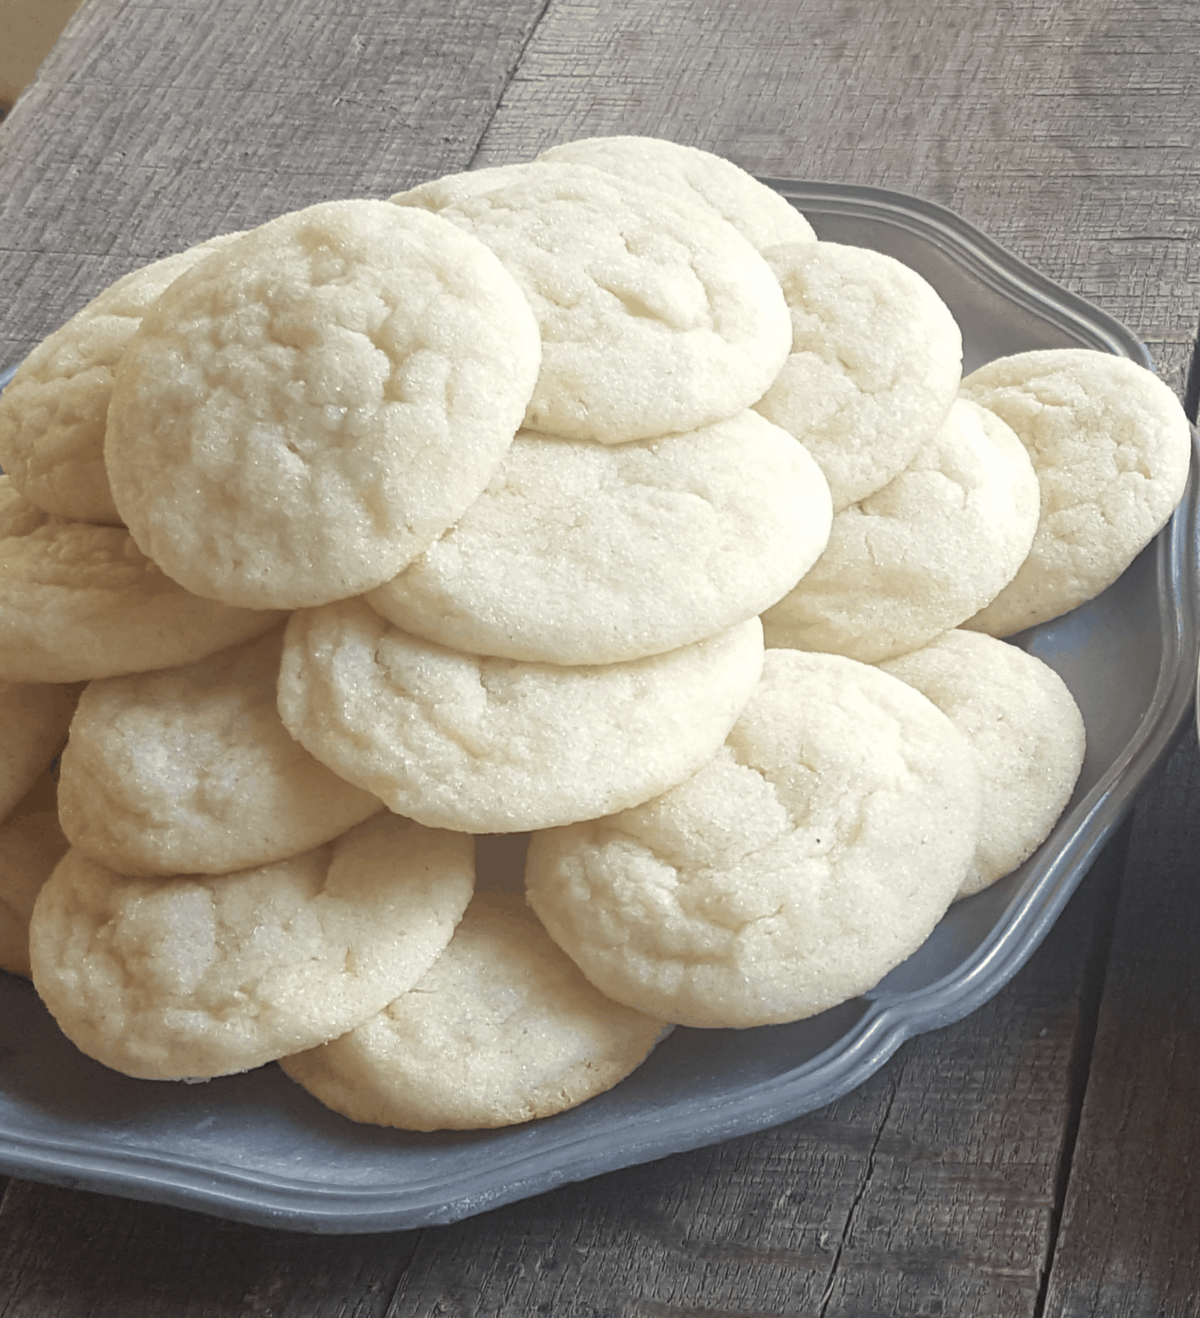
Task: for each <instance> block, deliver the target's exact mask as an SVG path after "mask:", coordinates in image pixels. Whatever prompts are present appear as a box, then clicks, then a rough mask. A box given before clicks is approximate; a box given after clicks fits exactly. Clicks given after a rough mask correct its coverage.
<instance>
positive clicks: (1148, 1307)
mask: <svg viewBox="0 0 1200 1318" xmlns="http://www.w3.org/2000/svg"><path fill="white" fill-rule="evenodd" d="M1196 16H1197V15H1196V8H1195V5H1194V4H1193V3H1192V0H1173V2H1171V3H1160V4H1151V5H1142V6H1130V5H1128V4H1123V3H1118V2H1117V0H1089V2H1088V3H1084V2H1083V0H1011V2H1008V3H996V4H992V5H980V4H978V3H975V2H974V0H907V2H906V3H904V4H895V3H890V2H889V0H820V2H818V0H753V2H750V3H739V2H737V0H663V2H662V3H655V4H649V3H645V2H644V0H437V2H436V3H435V2H434V0H358V2H357V3H356V4H354V5H343V4H336V5H331V4H329V3H327V0H255V2H254V3H252V4H247V3H244V0H172V3H171V4H169V5H161V4H152V3H148V2H147V0H85V3H84V5H83V7H82V8H81V10H80V11H79V13H78V14H77V15H76V17H75V18H74V20H73V21H72V23H71V24H70V26H69V27H68V29H67V31H66V33H65V34H64V37H63V38H62V40H61V41H60V42H59V44H58V46H57V47H56V48H55V50H54V51H53V52H52V54H51V56H50V57H49V58H48V60H47V61H46V63H45V64H44V65H43V66H42V69H41V70H40V72H39V76H38V78H37V79H36V81H35V82H34V84H33V85H32V86H31V87H30V89H29V90H28V91H27V93H26V94H25V95H24V96H23V97H22V98H21V100H20V101H19V102H18V104H17V106H16V107H15V109H14V110H13V112H12V113H11V114H10V116H9V117H8V119H7V120H6V121H5V122H4V123H3V124H2V125H0V250H2V251H3V272H4V293H5V296H4V297H3V299H0V361H7V362H11V361H15V360H18V359H19V358H20V357H21V356H22V355H23V353H25V352H26V351H27V350H28V349H29V348H30V347H31V346H32V345H33V344H34V343H35V342H36V341H37V340H38V339H39V338H40V337H41V336H42V335H44V334H45V333H47V332H48V331H50V330H51V329H53V328H54V327H55V326H57V325H58V324H59V323H61V322H62V321H63V320H64V319H66V317H67V316H69V315H70V314H71V313H72V312H73V311H75V310H76V309H77V308H78V307H79V306H81V305H82V304H83V303H84V302H85V301H86V300H87V299H88V298H89V297H91V296H92V295H94V294H95V293H96V292H98V291H99V290H100V289H101V288H102V287H104V285H105V284H107V283H108V282H110V281H111V280H112V279H114V278H116V277H117V276H118V275H120V274H122V273H124V272H125V271H127V270H129V269H131V268H133V267H134V266H135V265H138V264H140V263H143V262H145V261H148V260H151V259H154V258H155V257H158V256H161V255H164V254H166V253H167V252H170V251H174V250H177V249H179V248H181V247H183V246H186V245H187V244H189V243H191V242H194V241H197V240H199V239H202V238H204V237H207V236H209V235H211V234H213V233H218V232H229V231H233V230H236V229H240V228H244V227H246V226H248V225H252V224H255V223H257V222H259V221H261V220H264V219H266V218H269V217H270V216H272V215H275V214H278V213H279V212H281V211H283V210H287V209H290V208H293V207H297V206H301V205H305V204H308V203H310V202H315V201H319V200H323V199H326V198H331V197H339V196H386V195H388V194H389V193H391V192H393V191H396V190H398V189H400V188H402V187H405V186H408V185H410V184H412V183H415V182H417V181H419V180H421V179H423V178H428V177H432V176H434V175H437V174H441V173H446V172H450V171H453V170H458V169H463V168H466V167H468V166H470V165H472V164H475V165H478V164H491V163H498V162H503V161H510V160H517V159H522V158H525V157H527V156H529V155H531V154H533V153H534V152H535V151H537V150H539V149H541V148H543V147H545V146H547V145H549V144H550V143H552V142H556V141H563V140H567V139H570V138H573V137H579V136H587V135H593V134H600V133H618V132H635V133H650V134H656V135H660V136H665V137H670V138H673V139H675V140H678V141H681V142H686V143H690V144H694V145H698V146H702V147H706V148H708V149H710V150H714V151H717V152H720V153H722V154H725V155H727V156H729V157H730V158H732V159H733V160H735V161H737V163H739V164H741V165H743V166H745V167H746V168H747V169H749V170H751V171H753V172H755V173H758V174H760V175H769V176H777V177H801V178H820V179H831V180H839V181H846V182H855V183H868V184H876V185H881V186H885V187H890V188H895V189H898V190H901V191H906V192H911V193H915V194H918V195H920V196H922V197H925V198H927V199H929V200H932V201H935V202H939V203H941V204H943V205H945V206H949V207H951V208H953V209H954V210H956V211H958V212H959V213H960V214H962V215H963V216H965V217H966V218H967V219H968V220H970V221H971V222H972V223H974V224H976V225H977V226H979V227H980V228H981V229H983V230H984V231H985V232H986V233H988V234H989V235H990V236H991V237H993V238H995V239H997V240H998V241H1000V242H1002V243H1004V244H1005V245H1006V246H1008V247H1009V248H1011V249H1012V250H1013V251H1015V252H1016V253H1017V254H1018V255H1019V256H1021V257H1022V258H1024V259H1025V260H1026V261H1028V262H1029V263H1030V264H1031V265H1033V266H1035V267H1036V268H1038V269H1039V270H1041V271H1043V272H1044V273H1046V274H1048V275H1049V276H1050V277H1052V278H1053V279H1055V280H1057V281H1059V282H1060V283H1062V284H1064V285H1065V286H1066V287H1068V288H1070V289H1073V290H1074V291H1076V292H1078V293H1081V294H1082V295H1084V296H1086V297H1088V298H1090V299H1091V300H1093V301H1094V302H1096V303H1098V304H1099V305H1100V306H1102V307H1103V308H1104V309H1105V310H1107V311H1109V312H1111V313H1112V314H1114V315H1116V316H1117V317H1119V318H1120V319H1122V320H1123V321H1125V322H1126V323H1127V324H1128V325H1129V326H1130V327H1131V328H1132V329H1133V330H1134V331H1135V332H1136V333H1138V334H1139V335H1141V336H1142V337H1143V338H1144V339H1145V340H1146V341H1147V342H1148V343H1149V344H1150V346H1151V348H1152V351H1153V352H1154V354H1155V356H1156V358H1157V359H1158V362H1159V368H1160V372H1161V374H1162V375H1163V376H1164V378H1165V379H1166V380H1167V381H1168V382H1169V383H1170V384H1171V385H1172V387H1174V388H1175V389H1176V390H1177V392H1178V393H1179V394H1180V396H1181V397H1182V396H1184V395H1185V394H1186V392H1187V390H1188V378H1189V377H1188V371H1189V364H1190V363H1191V361H1192V358H1193V355H1194V348H1195V339H1196V329H1197V318H1198V314H1200V24H1197V22H1196ZM1192 378H1193V384H1194V381H1195V378H1196V377H1194V376H1193V377H1192ZM1193 391H1194V388H1193ZM1198 803H1200V757H1198V755H1197V750H1196V743H1195V738H1194V735H1192V734H1190V733H1189V734H1188V735H1187V736H1186V737H1185V738H1184V740H1183V741H1182V742H1181V743H1180V745H1179V748H1178V749H1177V751H1176V752H1175V754H1174V756H1173V757H1172V758H1171V759H1170V760H1169V762H1168V763H1167V764H1166V765H1164V766H1163V768H1162V769H1161V770H1160V771H1159V772H1158V773H1157V774H1156V776H1155V777H1154V779H1153V781H1152V782H1151V784H1150V786H1149V788H1148V790H1147V792H1146V794H1145V796H1144V798H1143V800H1142V801H1141V802H1140V804H1139V806H1138V808H1137V810H1136V812H1135V815H1134V817H1133V819H1132V821H1131V822H1130V824H1129V825H1127V826H1126V827H1125V828H1124V829H1123V830H1122V831H1121V832H1120V833H1119V834H1118V836H1117V837H1116V839H1115V840H1114V841H1113V843H1111V844H1110V846H1109V847H1108V849H1107V850H1106V852H1105V854H1104V855H1103V857H1102V858H1101V860H1100V861H1099V862H1098V863H1097V865H1096V866H1095V867H1094V869H1093V871H1092V873H1091V874H1090V875H1089V876H1088V878H1087V880H1086V881H1085V883H1084V884H1083V886H1082V887H1081V889H1080V891H1079V892H1078V893H1077V894H1076V896H1075V897H1074V898H1073V899H1072V901H1071V903H1070V904H1069V906H1068V908H1067V910H1066V912H1065V914H1064V916H1063V917H1062V918H1061V919H1060V921H1059V922H1058V924H1057V925H1056V927H1055V928H1054V930H1053V931H1052V932H1051V934H1050V936H1049V937H1048V939H1047V941H1046V942H1045V943H1044V944H1043V946H1042V947H1041V949H1040V950H1039V951H1038V952H1037V953H1036V954H1035V956H1034V958H1033V959H1032V960H1031V962H1030V963H1029V965H1028V966H1026V967H1025V969H1024V970H1023V971H1021V973H1020V974H1019V975H1018V976H1017V977H1016V978H1015V979H1014V980H1013V982H1012V983H1011V984H1009V985H1008V986H1007V987H1006V988H1005V989H1004V990H1002V991H1001V993H1000V994H999V995H998V996H997V997H996V998H994V999H993V1000H992V1001H991V1002H990V1003H988V1004H987V1005H986V1006H985V1007H984V1008H982V1009H981V1010H980V1011H978V1012H976V1013H975V1014H974V1015H973V1016H971V1017H969V1018H967V1019H966V1020H964V1021H961V1022H959V1023H958V1024H956V1025H954V1026H950V1027H948V1028H946V1029H943V1030H940V1031H937V1032H936V1033H933V1034H929V1035H924V1036H922V1037H920V1038H918V1039H916V1040H913V1041H911V1042H909V1043H908V1044H906V1045H904V1046H903V1047H902V1048H901V1049H900V1051H899V1052H898V1053H897V1054H896V1056H895V1057H894V1058H892V1060H891V1061H890V1062H889V1063H888V1064H886V1065H885V1066H884V1067H883V1068H882V1070H880V1071H879V1072H878V1073H877V1074H876V1075H875V1076H874V1077H873V1078H872V1079H871V1080H870V1081H869V1082H868V1083H867V1084H865V1085H864V1086H863V1087H862V1088H860V1089H859V1090H857V1091H855V1092H854V1093H852V1094H850V1095H848V1096H847V1097H845V1098H844V1099H842V1100H840V1101H839V1102H837V1103H834V1104H833V1105H831V1106H830V1107H828V1108H826V1109H825V1110H823V1111H820V1112H816V1113H812V1114H810V1115H808V1116H805V1117H802V1118H800V1119H798V1120H796V1121H793V1122H790V1123H788V1124H786V1125H784V1126H781V1127H779V1128H777V1129H774V1130H769V1131H764V1132H762V1133H760V1134H757V1135H753V1136H748V1137H745V1138H742V1139H738V1140H735V1141H732V1142H730V1143H727V1144H723V1145H720V1146H716V1147H713V1148H709V1149H703V1150H699V1151H697V1152H694V1153H688V1154H681V1155H677V1156H675V1157H671V1158H668V1159H665V1160H662V1161H660V1162H656V1163H653V1164H649V1165H647V1166H644V1167H638V1168H633V1169H629V1170H627V1171H622V1172H617V1173H613V1174H611V1175H608V1176H604V1177H600V1178H598V1179H596V1180H593V1181H590V1182H587V1183H585V1184H582V1185H578V1186H570V1187H565V1188H562V1189H559V1190H556V1191H553V1192H552V1193H550V1194H547V1195H543V1196H541V1197H539V1198H536V1199H532V1200H529V1201H526V1202H522V1203H518V1204H515V1205H512V1206H510V1207H506V1208H503V1209H498V1210H495V1211H493V1212H491V1213H487V1214H484V1215H482V1216H479V1217H476V1218H472V1219H468V1220H467V1221H465V1222H461V1223H457V1224H454V1225H452V1226H446V1227H436V1228H428V1229H424V1230H419V1231H410V1232H398V1233H392V1234H387V1235H374V1236H362V1237H305V1236H296V1235H292V1234H288V1233H284V1232H277V1231H272V1230H268V1229H264V1228H257V1227H247V1226H240V1225H235V1224H231V1223H227V1222H223V1221H219V1220H217V1219H215V1218H208V1217H205V1216H202V1215H199V1214H193V1213H188V1212H185V1211H181V1210H174V1209H164V1208H161V1207H155V1206H151V1205H145V1204H139V1203H134V1202H127V1201H124V1200H118V1199H113V1198H109V1197H106V1196H101V1195H94V1194H90V1193H85V1192H80V1191H71V1190H64V1189H58V1188H52V1187H48V1186H42V1185H37V1184H33V1183H30V1182H24V1181H20V1182H18V1181H14V1182H10V1183H9V1184H8V1186H7V1189H6V1192H5V1195H4V1198H3V1201H2V1202H0V1312H2V1313H3V1314H4V1315H5V1318H77V1316H78V1318H83V1315H88V1316H89V1318H108V1316H109V1315H112V1316H113V1318H117V1316H118V1315H119V1316H120V1318H142V1316H143V1315H144V1316H146V1318H150V1315H154V1316H155V1318H164V1316H165V1318H174V1316H175V1315H188V1316H189V1318H191V1316H195V1318H227V1316H228V1318H232V1316H233V1315H262V1316H264V1318H265V1316H266V1315H271V1318H292V1316H293V1315H295V1316H296V1318H318V1316H320V1318H325V1316H327V1315H328V1316H333V1315H338V1316H339V1318H341V1316H343V1315H345V1316H349V1315H354V1318H375V1316H376V1315H379V1316H380V1318H383V1316H384V1315H387V1316H388V1318H401V1316H402V1315H421V1316H424V1315H435V1314H454V1315H475V1314H479V1315H485V1314H486V1315H493V1314H494V1315H517V1314H521V1315H526V1314H531V1313H542V1314H550V1315H554V1316H555V1318H558V1316H559V1315H563V1316H567V1315H570V1316H571V1318H574V1316H575V1315H580V1316H582V1315H588V1316H589V1318H597V1316H598V1315H638V1316H639V1318H643V1316H644V1318H659V1316H661V1318H666V1316H668V1315H670V1316H671V1318H684V1316H685V1315H686V1316H688V1318H692V1316H697V1315H705V1316H706V1318H725V1316H726V1315H733V1314H738V1315H755V1316H756V1318H765V1315H784V1314H787V1315H805V1316H806V1318H807V1316H808V1315H812V1316H813V1318H834V1316H835V1315H893V1314H897V1315H898V1314H922V1315H925V1314H928V1315H933V1314H946V1315H951V1314H953V1315H995V1316H997V1318H999V1316H1001V1315H1003V1316H1005V1318H1007V1316H1008V1315H1012V1316H1013V1318H1018V1316H1020V1318H1026V1316H1033V1315H1063V1316H1069V1318H1076V1315H1079V1316H1082V1315H1105V1316H1107V1315H1114V1316H1116V1315H1120V1316H1122V1318H1125V1316H1126V1315H1128V1316H1130V1318H1132V1316H1133V1315H1139V1316H1141V1315H1145V1316H1146V1318H1150V1316H1151V1315H1154V1316H1155V1318H1157V1316H1159V1315H1168V1316H1170V1318H1175V1316H1176V1315H1179V1316H1180V1318H1182V1316H1183V1315H1188V1314H1194V1313H1196V1312H1198V1311H1200V1262H1198V1260H1197V1254H1198V1249H1197V1245H1198V1237H1200V1189H1198V1188H1197V1186H1196V1185H1195V1183H1194V1168H1195V1167H1196V1165H1197V1163H1198V1162H1200V1104H1198V1102H1197V1092H1198V1089H1200V1074H1198V1065H1200V1047H1198V1044H1197V1040H1198V1032H1200V975H1198V973H1197V971H1196V968H1195V967H1196V957H1195V955H1194V949H1195V947H1196V940H1197V938H1198V937H1200V826H1198V824H1197V815H1198V813H1200V811H1198V809H1197V806H1198Z"/></svg>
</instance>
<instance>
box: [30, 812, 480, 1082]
mask: <svg viewBox="0 0 1200 1318" xmlns="http://www.w3.org/2000/svg"><path fill="white" fill-rule="evenodd" d="M473 887H474V865H473V858H472V846H471V839H470V838H469V837H466V836H464V835H462V834H451V833H443V832H439V831H436V830H431V829H425V828H422V827H421V826H420V825H419V824H414V823H412V821H411V820H406V819H401V818H399V817H398V816H396V815H392V814H388V813H386V812H385V813H384V814H380V815H374V816H373V817H372V818H370V819H368V820H367V821H366V822H365V823H363V824H359V825H358V826H357V827H355V828H353V829H351V830H350V831H349V832H348V833H345V834H344V835H343V836H342V837H341V838H339V839H337V840H336V841H335V842H332V843H330V844H329V845H327V846H323V847H318V848H316V849H315V850H313V851H309V852H305V853H304V854H303V855H301V856H294V857H291V858H290V859H288V860H285V861H280V862H279V863H277V864H275V865H268V866H263V867H261V868H258V869H252V870H242V871H239V872H238V873H236V874H224V875H215V876H214V875H174V876H171V877H169V878H131V877H129V876H128V875H122V874H117V873H115V872H114V871H112V870H109V869H106V868H105V867H104V866H102V865H98V864H96V863H95V862H94V861H91V860H88V859H87V858H86V857H85V856H83V855H81V854H80V853H79V852H77V851H74V850H72V851H69V852H68V853H67V855H66V856H65V857H64V858H63V860H62V861H61V862H60V863H59V865H58V866H57V868H56V869H55V871H54V873H53V874H52V875H51V876H50V878H49V879H48V880H47V882H46V884H45V886H44V887H43V888H42V890H41V893H40V894H39V895H38V899H37V904H36V905H35V906H34V910H33V918H32V921H31V923H30V930H29V944H30V961H31V965H32V970H33V982H34V986H35V987H36V988H37V990H38V992H39V994H40V995H41V996H42V999H43V1000H44V1001H45V1003H46V1005H47V1007H48V1008H49V1010H50V1012H51V1013H52V1014H53V1016H54V1017H55V1019H56V1020H57V1021H58V1023H59V1025H60V1027H61V1028H62V1030H63V1033H64V1034H66V1035H67V1037H68V1038H69V1039H71V1040H72V1041H73V1042H74V1043H75V1044H76V1046H77V1047H79V1048H80V1049H81V1050H82V1051H83V1052H85V1053H87V1054H88V1056H89V1057H94V1058H95V1059H96V1060H97V1061H100V1062H103V1063H104V1064H105V1065H106V1066H110V1067H112V1068H113V1069H114V1070H118V1071H123V1072H124V1073H126V1074H127V1075H133V1076H140V1077H142V1078H144V1079H150V1080H178V1079H189V1078H198V1077H203V1076H213V1075H225V1074H230V1073H233V1072H236V1071H245V1070H249V1069H250V1068H252V1067H256V1066H261V1065H262V1064H263V1063H265V1062H269V1061H273V1060H275V1059H276V1058H278V1057H282V1056H284V1055H286V1054H288V1053H294V1052H300V1051H303V1050H304V1049H306V1048H312V1047H315V1046H316V1045H317V1044H319V1043H324V1042H326V1041H327V1040H329V1039H333V1038H336V1037H337V1036H338V1035H340V1034H344V1033H345V1032H346V1031H347V1030H350V1029H353V1028H354V1027H355V1026H356V1025H359V1024H361V1023H362V1021H364V1020H367V1019H369V1018H370V1017H371V1016H373V1015H374V1014H375V1013H376V1012H377V1011H380V1010H381V1009H382V1008H383V1007H384V1006H386V1005H387V1003H389V1002H390V1001H391V1000H392V999H393V998H394V997H396V996H397V995H398V994H400V993H403V992H405V991H406V990H407V989H409V988H410V987H411V986H412V985H413V984H415V983H416V982H417V980H419V979H420V977H421V976H422V975H423V974H424V973H425V971H426V970H427V969H428V968H429V967H430V966H431V965H432V964H433V961H434V959H435V958H436V957H437V955H438V953H439V952H441V950H442V949H443V948H444V947H445V945H446V944H447V943H448V942H449V941H450V937H451V934H452V933H453V931H454V927H455V925H456V924H457V923H458V921H459V920H460V919H461V918H462V913H463V911H464V910H465V909H466V906H467V903H468V902H469V901H470V897H471V892H472V890H473Z"/></svg>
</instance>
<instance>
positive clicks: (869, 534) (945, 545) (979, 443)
mask: <svg viewBox="0 0 1200 1318" xmlns="http://www.w3.org/2000/svg"><path fill="white" fill-rule="evenodd" d="M1037 518H1038V484H1037V477H1036V476H1035V475H1034V473H1033V468H1032V466H1031V465H1030V462H1029V455H1028V454H1027V453H1026V452H1025V450H1024V447H1023V446H1022V444H1021V442H1020V441H1019V440H1018V439H1017V437H1016V436H1015V435H1014V434H1013V433H1012V431H1011V430H1009V428H1008V427H1007V426H1006V425H1005V424H1004V423H1003V422H1002V421H1000V420H999V418H998V417H996V416H995V415H993V414H992V413H989V412H986V411H985V410H984V409H983V408H981V407H978V406H977V405H975V404H973V403H971V402H969V401H967V400H966V399H961V400H958V401H956V402H955V403H954V405H953V407H952V408H951V411H950V414H949V416H948V417H947V419H946V421H945V423H944V424H943V426H942V427H941V429H940V430H939V431H938V432H937V434H936V435H935V436H934V438H933V439H932V440H930V441H929V442H928V443H926V444H925V445H924V446H923V447H922V448H921V450H920V451H919V452H918V454H917V457H916V458H915V459H914V460H913V462H912V463H911V464H910V466H909V467H908V468H907V470H905V471H904V472H902V473H901V474H900V475H899V476H898V477H896V479H895V480H893V481H891V482H890V483H889V484H888V485H885V486H884V488H883V489H882V490H880V491H878V492H877V493H876V494H873V495H871V496H870V497H869V498H866V499H864V500H862V502H861V503H857V504H852V505H851V506H850V507H849V508H844V509H843V510H842V511H841V512H840V513H837V514H836V515H835V517H834V519H833V530H832V532H831V533H830V536H829V544H828V546H827V547H826V550H825V552H824V553H823V554H822V555H821V557H820V558H819V559H818V560H817V562H816V564H815V566H814V567H813V568H812V570H811V571H810V572H808V574H807V575H806V576H805V577H804V578H803V579H802V580H801V581H800V582H799V584H798V585H797V586H796V587H795V588H794V589H793V590H792V591H790V592H789V593H788V594H787V595H785V596H784V598H783V599H782V600H780V601H779V603H778V604H775V605H772V606H771V608H769V609H767V610H766V611H765V612H764V614H763V628H764V631H765V634H766V638H767V644H768V645H771V646H783V647H792V648H795V649H802V650H827V651H830V652H833V653H836V654H846V655H849V656H850V657H851V658H854V659H860V660H862V661H864V662H866V663H872V662H875V661H877V660H880V659H887V658H890V657H891V656H893V655H897V654H904V653H905V652H906V651H908V650H915V649H917V648H919V647H920V646H922V645H924V644H925V643H926V642H927V641H930V640H932V639H933V638H934V637H935V636H937V635H939V634H940V633H941V632H944V631H947V630H949V629H950V628H951V627H957V626H958V625H959V624H960V623H961V622H963V620H964V619H966V618H969V617H971V615H972V614H973V613H975V612H976V611H977V610H978V609H979V608H980V607H981V606H982V604H983V603H986V602H987V601H988V600H990V599H992V598H994V597H995V595H996V594H997V593H998V592H999V591H1000V590H1001V589H1002V588H1003V586H1004V585H1005V583H1006V582H1008V581H1010V580H1012V577H1013V574H1014V573H1015V572H1016V571H1017V569H1018V567H1019V566H1020V564H1021V562H1022V561H1023V559H1024V558H1025V555H1026V554H1027V553H1028V551H1029V546H1030V543H1031V542H1032V540H1033V534H1034V530H1035V528H1036V526H1037Z"/></svg>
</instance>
